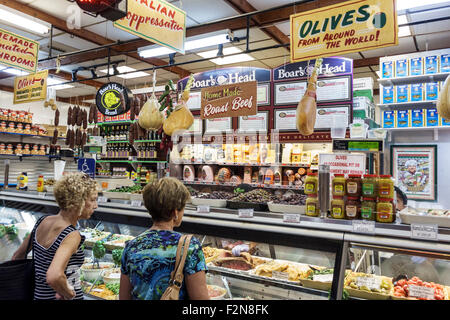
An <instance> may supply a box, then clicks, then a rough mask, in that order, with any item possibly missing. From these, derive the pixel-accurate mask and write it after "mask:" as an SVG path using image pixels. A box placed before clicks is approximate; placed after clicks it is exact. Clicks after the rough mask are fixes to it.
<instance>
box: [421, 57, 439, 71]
mask: <svg viewBox="0 0 450 320" xmlns="http://www.w3.org/2000/svg"><path fill="white" fill-rule="evenodd" d="M438 70H439V60H438V56H437V55H431V56H426V57H425V68H424V74H435V73H438Z"/></svg>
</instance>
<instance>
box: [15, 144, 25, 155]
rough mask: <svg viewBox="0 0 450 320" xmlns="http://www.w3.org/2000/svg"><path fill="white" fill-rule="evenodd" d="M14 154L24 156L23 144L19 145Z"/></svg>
mask: <svg viewBox="0 0 450 320" xmlns="http://www.w3.org/2000/svg"><path fill="white" fill-rule="evenodd" d="M14 153H15V154H23V150H22V144H21V143H19V144H17V146H16V150H14Z"/></svg>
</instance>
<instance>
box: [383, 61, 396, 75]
mask: <svg viewBox="0 0 450 320" xmlns="http://www.w3.org/2000/svg"><path fill="white" fill-rule="evenodd" d="M393 77H394V62H393V61H385V62H382V63H381V78H382V79H390V78H393Z"/></svg>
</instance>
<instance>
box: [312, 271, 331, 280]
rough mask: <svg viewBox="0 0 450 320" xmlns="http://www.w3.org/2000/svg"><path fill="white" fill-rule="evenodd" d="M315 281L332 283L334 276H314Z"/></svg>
mask: <svg viewBox="0 0 450 320" xmlns="http://www.w3.org/2000/svg"><path fill="white" fill-rule="evenodd" d="M313 281H320V282H332V281H333V274H332V273H330V274H316V275H314V276H313Z"/></svg>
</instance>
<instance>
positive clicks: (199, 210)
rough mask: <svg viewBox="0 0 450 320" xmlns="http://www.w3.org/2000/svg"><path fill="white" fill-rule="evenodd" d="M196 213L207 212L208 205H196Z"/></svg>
mask: <svg viewBox="0 0 450 320" xmlns="http://www.w3.org/2000/svg"><path fill="white" fill-rule="evenodd" d="M197 213H209V206H197Z"/></svg>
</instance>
